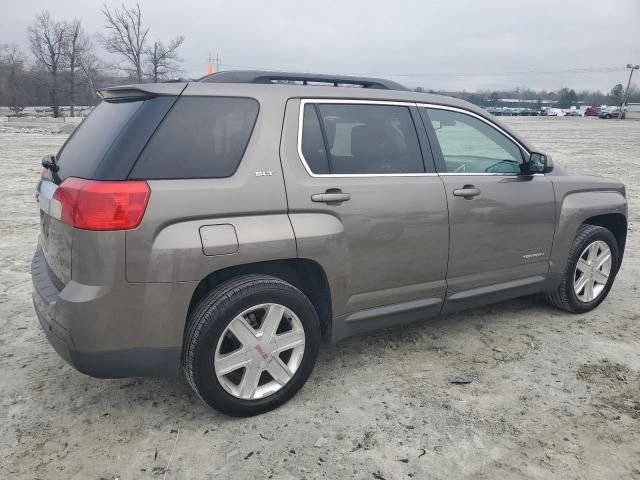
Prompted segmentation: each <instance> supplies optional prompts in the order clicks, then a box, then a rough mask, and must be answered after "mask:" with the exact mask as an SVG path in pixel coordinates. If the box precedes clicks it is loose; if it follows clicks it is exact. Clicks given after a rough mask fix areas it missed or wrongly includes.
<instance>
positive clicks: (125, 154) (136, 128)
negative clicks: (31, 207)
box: [36, 84, 185, 289]
mask: <svg viewBox="0 0 640 480" xmlns="http://www.w3.org/2000/svg"><path fill="white" fill-rule="evenodd" d="M154 87H155V90H160V92H159V93H158V92H157V91H154ZM184 87H185V85H184V84H172V85H167V86H165V85H149V86H140V87H120V88H117V89H109V90H105V91H103V92H102V93H103V100H102V101H101V102H100V103H99V104H98V106H97V107H96V108H95V109H94V111H93V112H92V113H91V114H90V115H89V116H88V117H87V118H86V119H85V120H84V121H83V122H82V123H81V124H80V126H79V127H78V128H77V129H76V130H75V132H74V133H73V134H72V135H71V136H70V137H69V139H68V140H67V141H66V142H65V144H64V145H63V146H62V148H61V149H60V151H59V152H58V154H57V155H56V157H55V159H54V161H55V165H54V166H53V168H49V169H43V175H42V178H41V181H40V182H39V184H38V187H37V193H36V198H37V200H38V205H39V207H40V229H41V235H40V239H39V243H40V248H42V251H43V253H44V256H45V258H46V261H47V264H48V269H49V273H50V276H51V277H52V280H53V281H54V283H56V285H57V286H58V288H59V289H60V288H61V287H62V286H64V285H66V284H67V283H68V282H69V280H71V276H72V266H71V263H72V250H73V236H74V235H73V232H74V230H75V227H74V226H72V225H71V224H70V222H68V221H65V218H63V217H64V215H63V212H61V202H60V198H59V197H60V194H61V193H62V192H63V190H64V188H65V186H66V185H69V184H70V183H71V182H75V184H76V185H77V184H81V182H77V181H75V180H74V179H84V180H102V181H111V182H114V181H116V182H117V181H123V180H126V179H127V177H128V175H129V172H130V171H131V169H132V168H133V165H134V164H135V162H136V160H137V158H138V156H139V155H140V152H141V151H142V150H143V148H144V146H145V144H146V142H147V141H148V140H149V138H150V137H151V135H152V134H153V132H154V130H155V129H156V128H157V126H158V125H159V124H160V122H161V121H162V119H163V118H164V116H165V115H166V114H167V112H168V111H169V110H170V109H171V106H172V105H173V104H174V103H175V101H176V99H177V98H178V96H179V95H180V93H181V92H182V90H183V89H184ZM142 88H144V90H142ZM65 181H67V182H66V183H65ZM105 183H107V182H105ZM61 186H62V187H61ZM78 198H79V199H81V198H83V197H78ZM79 201H81V200H79Z"/></svg>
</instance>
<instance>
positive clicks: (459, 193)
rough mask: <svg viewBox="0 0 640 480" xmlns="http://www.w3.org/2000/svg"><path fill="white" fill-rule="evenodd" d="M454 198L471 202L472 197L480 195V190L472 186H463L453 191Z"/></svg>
mask: <svg viewBox="0 0 640 480" xmlns="http://www.w3.org/2000/svg"><path fill="white" fill-rule="evenodd" d="M453 194H454V195H455V196H456V197H464V199H465V200H471V199H472V198H473V197H477V196H478V195H480V189H479V188H476V187H474V186H473V185H465V186H464V187H462V188H459V189H457V190H454V191H453Z"/></svg>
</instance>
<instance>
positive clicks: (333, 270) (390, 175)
mask: <svg viewBox="0 0 640 480" xmlns="http://www.w3.org/2000/svg"><path fill="white" fill-rule="evenodd" d="M416 122H417V124H418V125H420V118H419V115H418V113H417V109H416V107H415V105H413V104H408V103H399V102H375V101H358V100H329V99H323V100H289V102H288V104H287V108H286V116H285V125H284V132H283V141H282V145H281V157H282V166H283V172H284V176H285V181H286V188H287V197H288V204H289V212H290V215H289V216H290V219H291V222H292V225H293V228H294V232H295V235H296V241H297V247H298V256H299V257H303V258H309V259H312V260H315V261H317V262H318V263H320V264H321V265H322V266H323V267H324V269H325V271H326V273H327V276H328V280H329V283H330V286H331V293H332V296H333V298H332V300H333V316H334V317H340V316H342V315H346V314H349V313H352V312H356V311H360V310H365V309H373V308H374V307H378V306H382V305H390V304H396V305H398V306H401V305H402V304H406V303H407V302H417V303H416V304H415V306H416V307H418V306H419V307H424V308H425V310H428V311H431V312H433V313H437V312H439V310H440V307H441V301H442V298H443V296H444V292H445V273H446V265H447V244H448V236H449V230H448V221H447V206H446V201H445V194H444V190H443V185H442V182H441V181H440V179H439V178H438V176H437V175H436V174H435V172H434V167H433V163H432V158H431V154H430V149H429V147H428V143H427V139H426V135H425V134H424V129H422V128H420V129H416ZM423 152H424V154H425V155H424V159H423ZM418 303H419V305H418ZM365 316H366V315H365Z"/></svg>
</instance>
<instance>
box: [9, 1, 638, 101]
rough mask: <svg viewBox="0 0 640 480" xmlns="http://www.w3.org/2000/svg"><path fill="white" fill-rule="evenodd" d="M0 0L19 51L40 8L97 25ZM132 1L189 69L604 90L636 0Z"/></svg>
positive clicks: (618, 62) (618, 77)
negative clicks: (216, 62) (180, 41)
mask: <svg viewBox="0 0 640 480" xmlns="http://www.w3.org/2000/svg"><path fill="white" fill-rule="evenodd" d="M0 2H1V3H2V9H1V10H0V11H1V15H0V43H17V44H19V45H21V46H23V47H24V48H25V49H26V47H27V39H26V37H27V33H26V27H27V25H28V24H29V23H30V22H31V21H32V20H33V17H34V16H35V15H36V14H37V13H39V12H40V11H42V10H43V9H48V10H49V11H50V12H51V14H52V16H53V17H54V18H57V19H71V18H73V17H77V18H79V19H81V20H82V22H83V24H84V27H85V29H86V30H87V31H88V32H90V33H98V32H100V31H101V30H102V26H103V24H104V21H103V18H102V14H101V12H100V10H101V6H102V3H103V2H102V1H97V0H82V1H78V0H55V1H51V0H22V1H20V0H0ZM106 3H107V5H109V6H110V7H117V6H119V5H120V3H121V2H114V1H107V2H106ZM125 3H126V4H127V5H133V4H134V2H133V1H129V0H127V1H126V2H125ZM139 3H140V5H141V7H142V12H143V17H144V20H145V21H146V23H147V24H148V26H149V27H150V28H151V30H150V39H151V40H155V39H162V40H168V39H170V38H172V37H175V36H177V35H184V36H185V37H186V40H185V42H184V45H183V46H182V48H181V51H180V54H181V56H182V58H183V59H184V63H183V66H184V69H185V71H186V75H187V76H191V77H199V76H202V75H204V74H205V73H206V67H207V57H208V56H209V54H210V53H211V54H213V55H214V56H215V54H216V53H218V54H219V55H220V57H221V63H222V68H223V69H225V70H230V69H237V68H238V67H239V68H260V69H262V68H264V69H270V70H294V71H303V72H322V73H342V74H367V75H372V76H373V75H375V76H383V77H387V78H391V79H393V80H397V81H399V82H401V83H404V84H405V85H408V86H410V87H416V86H422V87H425V88H427V89H429V88H433V89H446V90H454V89H467V90H476V89H494V88H502V87H506V88H508V87H523V86H527V87H531V88H546V89H553V90H556V89H558V88H561V87H564V86H568V87H571V88H575V89H582V88H589V89H599V90H604V91H608V90H609V89H610V88H611V87H612V86H613V85H614V84H616V83H623V84H625V85H626V79H627V75H628V74H627V72H625V68H624V67H625V66H626V64H627V63H629V62H632V63H634V64H638V63H640V0H517V1H516V0H483V1H463V0H429V1H426V0H425V1H419V0H416V1H404V0H396V1H391V2H390V1H389V0H385V1H375V0H365V1H359V0H358V1H347V0H342V1H335V0H320V1H318V0H316V1H313V2H306V1H304V0H270V1H264V0H263V1H232V0H226V1H218V0H207V1H202V0H179V1H171V2H169V1H164V0H153V1H151V0H141V1H140V2H139ZM616 69H617V70H616ZM548 72H551V73H548ZM637 77H638V78H637V81H634V83H636V85H640V75H638V76H637Z"/></svg>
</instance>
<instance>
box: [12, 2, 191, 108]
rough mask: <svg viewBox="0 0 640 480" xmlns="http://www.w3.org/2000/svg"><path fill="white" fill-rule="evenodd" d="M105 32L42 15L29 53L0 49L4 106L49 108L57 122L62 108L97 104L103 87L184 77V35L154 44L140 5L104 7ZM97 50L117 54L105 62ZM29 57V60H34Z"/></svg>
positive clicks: (32, 29) (32, 27) (29, 30)
mask: <svg viewBox="0 0 640 480" xmlns="http://www.w3.org/2000/svg"><path fill="white" fill-rule="evenodd" d="M102 14H103V17H104V22H105V23H104V28H103V31H102V32H100V33H96V34H90V33H88V32H86V31H85V29H84V28H83V25H82V22H81V20H79V19H73V20H59V19H54V18H53V17H52V16H51V14H50V13H49V12H48V11H43V12H42V13H40V14H39V15H38V16H36V18H35V19H34V20H33V22H32V23H31V24H30V25H29V26H28V27H27V36H28V40H29V52H28V53H26V52H24V51H23V50H22V49H20V48H19V47H18V46H17V45H15V44H0V105H6V106H9V107H10V108H11V110H12V111H13V112H14V113H19V112H21V111H22V110H23V109H24V107H25V106H32V105H47V106H49V107H50V108H51V111H52V113H53V116H54V117H58V116H60V113H61V112H60V106H61V105H69V107H70V114H71V116H73V115H74V114H75V108H76V106H77V105H93V104H95V103H96V102H97V101H98V99H97V97H96V93H95V92H96V90H97V89H99V88H103V87H107V86H112V85H117V84H122V83H144V82H159V81H163V80H166V79H169V78H173V77H175V76H177V75H179V74H180V73H181V68H180V62H181V59H180V58H179V56H178V49H179V48H180V46H181V45H182V43H183V42H184V37H183V36H177V37H175V38H173V39H171V40H169V41H162V40H160V39H156V40H153V41H152V40H151V39H150V35H149V27H148V26H146V24H145V23H144V21H143V16H142V10H141V9H140V5H138V4H136V5H135V6H134V7H127V6H125V5H122V6H121V7H120V8H115V9H113V10H111V9H109V8H108V7H107V6H106V5H104V6H103V9H102ZM96 45H101V46H102V47H103V48H104V50H106V51H107V52H108V53H110V54H112V59H110V60H104V59H102V58H100V57H99V56H98V54H97V51H96ZM29 54H30V55H29Z"/></svg>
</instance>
